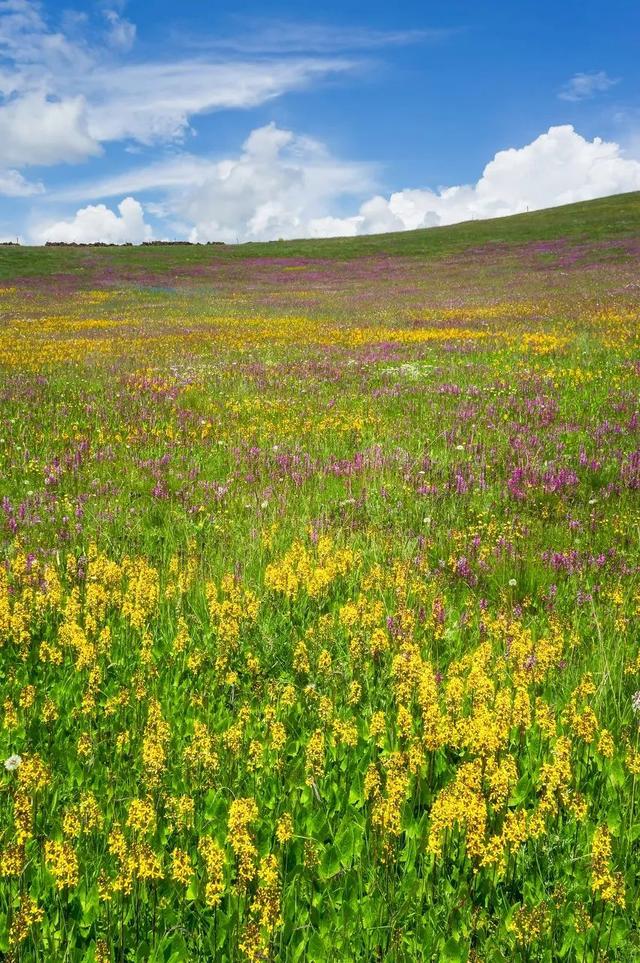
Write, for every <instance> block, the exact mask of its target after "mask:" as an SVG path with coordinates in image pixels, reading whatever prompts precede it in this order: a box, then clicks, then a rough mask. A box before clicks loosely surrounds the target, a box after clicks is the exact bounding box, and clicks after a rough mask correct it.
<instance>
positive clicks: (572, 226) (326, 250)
mask: <svg viewBox="0 0 640 963" xmlns="http://www.w3.org/2000/svg"><path fill="white" fill-rule="evenodd" d="M634 236H638V237H640V192H633V193H628V194H618V195H615V196H613V197H605V198H600V199H597V200H593V201H583V202H581V203H578V204H568V205H564V206H562V207H554V208H548V209H546V210H541V211H534V212H532V213H528V214H516V215H512V216H510V217H500V218H493V219H490V220H484V221H465V222H463V223H461V224H454V225H451V226H448V227H434V228H426V229H421V230H416V231H401V232H396V233H390V234H371V235H366V236H362V237H340V238H321V239H301V240H291V241H269V242H250V243H245V244H237V245H220V246H217V245H215V246H214V245H209V246H207V245H179V244H176V245H163V246H158V247H155V246H134V247H91V246H88V247H29V246H23V247H4V248H1V247H0V278H2V279H3V280H5V281H7V280H10V279H11V278H19V277H28V276H41V275H47V274H58V273H72V274H75V273H81V272H82V271H83V269H85V268H87V267H88V266H91V267H92V268H95V267H96V265H97V263H98V262H100V264H101V266H106V265H108V266H110V267H112V268H113V270H114V271H115V272H116V273H117V271H118V269H128V268H129V269H130V268H134V269H140V268H147V269H148V270H150V271H158V270H160V271H162V270H169V269H170V268H171V267H172V265H175V266H176V268H179V267H180V266H181V265H187V264H188V265H194V264H199V263H201V264H205V263H210V262H211V260H212V259H214V258H215V259H217V258H223V259H228V258H247V257H252V258H253V257H260V258H261V257H271V258H276V257H310V258H315V257H320V258H335V259H351V258H357V257H363V256H367V255H373V254H376V255H385V254H386V255H395V256H401V257H420V258H439V257H446V256H448V255H451V254H457V253H460V252H462V251H464V250H466V249H469V248H475V247H479V246H486V245H513V246H518V245H523V244H527V243H532V242H536V241H540V242H544V241H553V240H556V239H565V240H571V241H574V242H582V241H584V242H594V241H606V240H608V239H612V240H614V239H620V238H628V237H634Z"/></svg>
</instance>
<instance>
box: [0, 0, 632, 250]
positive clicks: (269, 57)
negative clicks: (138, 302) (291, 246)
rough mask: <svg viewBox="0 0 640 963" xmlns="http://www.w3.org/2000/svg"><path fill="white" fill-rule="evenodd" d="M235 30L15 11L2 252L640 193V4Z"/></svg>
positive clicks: (262, 231) (5, 10)
mask: <svg viewBox="0 0 640 963" xmlns="http://www.w3.org/2000/svg"><path fill="white" fill-rule="evenodd" d="M237 9H238V5H236V4H225V3H221V2H217V3H213V2H204V0H183V2H182V3H181V4H176V3H175V0H173V2H169V0H154V2H153V3H149V2H148V0H146V2H137V0H129V2H128V3H125V2H110V0H104V2H102V0H100V2H96V3H91V2H89V3H87V2H85V3H83V4H79V5H76V6H73V4H67V3H58V2H42V3H36V2H31V0H0V94H1V95H2V99H1V100H0V236H3V237H12V236H15V235H19V236H21V238H22V239H23V240H26V241H43V240H46V239H55V238H60V239H66V240H73V239H77V240H94V239H98V238H103V239H106V240H116V241H122V240H134V241H140V240H143V239H144V238H146V237H151V236H154V237H190V238H191V239H193V240H207V239H223V240H227V241H230V240H235V239H239V240H246V239H254V238H255V239H262V238H269V237H281V236H282V237H287V236H289V237H292V236H302V235H314V236H319V235H324V234H335V233H348V234H355V233H364V232H367V231H372V230H393V229H401V228H410V227H417V226H429V225H430V224H438V223H450V222H452V221H455V220H463V219H466V218H468V217H486V216H492V215H495V214H504V213H510V212H515V211H518V210H526V209H532V208H534V207H543V206H548V205H550V204H554V203H563V202H567V201H571V200H578V199H582V198H586V197H592V196H600V195H603V194H607V193H614V192H618V191H622V190H633V189H640V63H639V61H640V58H638V56H637V50H638V40H639V38H640V5H638V4H635V3H630V2H629V0H626V2H618V0H610V2H608V3H607V4H606V6H605V5H604V4H603V3H602V2H601V0H600V2H595V0H587V2H585V0H582V2H580V3H578V2H566V0H565V2H562V3H558V2H555V3H549V2H545V0H540V2H538V3H529V2H519V3H517V4H513V3H486V4H471V3H468V2H465V3H462V2H456V0H449V2H446V3H444V2H437V3H435V2H431V3H429V2H422V3H417V2H416V3H412V2H401V3H398V4H389V3H388V2H385V3H382V2H380V3H378V2H369V3H366V4H364V3H362V4H360V3H357V4H356V3H348V4H344V3H337V2H331V3H324V4H323V5H322V7H321V9H320V8H318V9H317V10H316V11H315V12H314V14H313V16H311V15H309V14H303V13H302V12H301V10H302V7H301V5H300V4H294V3H291V2H289V3H287V2H280V3H270V4H269V5H268V6H267V5H265V4H264V3H248V4H247V3H245V4H243V5H242V14H239V13H237V12H236V11H237ZM265 11H268V13H265ZM505 151H506V152H507V153H505ZM487 165H488V166H487ZM483 172H484V173H483Z"/></svg>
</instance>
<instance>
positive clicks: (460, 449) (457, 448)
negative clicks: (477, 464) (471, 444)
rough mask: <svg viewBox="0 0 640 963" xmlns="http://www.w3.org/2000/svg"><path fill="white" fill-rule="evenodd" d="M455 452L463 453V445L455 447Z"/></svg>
mask: <svg viewBox="0 0 640 963" xmlns="http://www.w3.org/2000/svg"><path fill="white" fill-rule="evenodd" d="M456 451H464V445H456Z"/></svg>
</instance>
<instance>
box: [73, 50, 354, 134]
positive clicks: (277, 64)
mask: <svg viewBox="0 0 640 963" xmlns="http://www.w3.org/2000/svg"><path fill="white" fill-rule="evenodd" d="M353 66H354V65H353V63H352V62H351V61H348V60H342V59H335V58H333V59H318V58H315V59H314V58H307V59H285V60H282V61H277V60H271V61H267V60H261V61H259V62H256V63H252V62H229V63H211V62H207V61H206V60H203V59H195V58H194V59H188V60H181V61H172V62H165V63H139V64H132V65H129V66H127V65H125V66H121V67H119V68H118V69H117V70H113V69H112V68H104V69H98V70H94V72H93V73H92V76H91V78H90V80H89V82H88V86H85V90H86V95H87V100H88V101H89V108H88V109H89V129H90V131H91V133H92V134H93V136H94V137H95V138H96V139H97V140H100V141H109V140H123V139H125V138H132V139H134V140H137V141H139V142H140V143H143V144H151V143H154V142H158V141H169V140H173V139H176V138H179V137H181V136H182V135H183V134H184V133H185V131H187V129H188V127H189V119H190V118H191V117H193V116H195V115H197V114H204V113H209V112H212V111H216V110H224V109H231V108H235V109H245V108H248V107H256V106H258V105H259V104H263V103H265V102H266V101H268V100H272V99H273V98H275V97H279V96H281V95H282V94H284V93H285V92H287V91H292V90H301V89H303V88H305V87H309V86H310V85H311V84H312V83H313V82H314V81H318V80H321V79H324V78H325V77H327V76H330V75H331V74H336V73H341V72H344V71H347V70H350V69H351V68H352V67H353Z"/></svg>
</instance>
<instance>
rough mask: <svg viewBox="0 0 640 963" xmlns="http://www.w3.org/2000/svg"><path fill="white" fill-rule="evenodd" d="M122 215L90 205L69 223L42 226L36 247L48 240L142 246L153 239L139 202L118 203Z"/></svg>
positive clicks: (37, 231) (35, 236) (34, 233)
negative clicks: (128, 243) (126, 243)
mask: <svg viewBox="0 0 640 963" xmlns="http://www.w3.org/2000/svg"><path fill="white" fill-rule="evenodd" d="M118 211H119V214H116V213H115V212H114V211H112V210H110V209H109V208H108V207H106V206H105V205H104V204H90V205H89V206H88V207H83V208H81V209H80V210H79V211H77V212H76V214H75V217H73V218H72V219H71V220H69V221H58V222H57V223H54V224H48V225H40V226H38V227H36V228H35V230H33V231H32V237H33V240H34V242H35V243H36V244H45V243H46V242H47V241H65V242H67V243H74V242H75V243H76V244H93V243H95V242H96V241H106V242H109V243H114V244H124V243H125V242H127V241H131V242H132V243H133V244H140V243H141V242H142V241H148V240H150V239H151V237H152V236H153V232H152V230H151V227H150V226H149V225H148V224H145V220H144V211H143V208H142V205H141V204H140V203H139V201H136V200H135V199H134V198H133V197H125V199H124V200H123V201H121V202H120V204H118Z"/></svg>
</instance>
